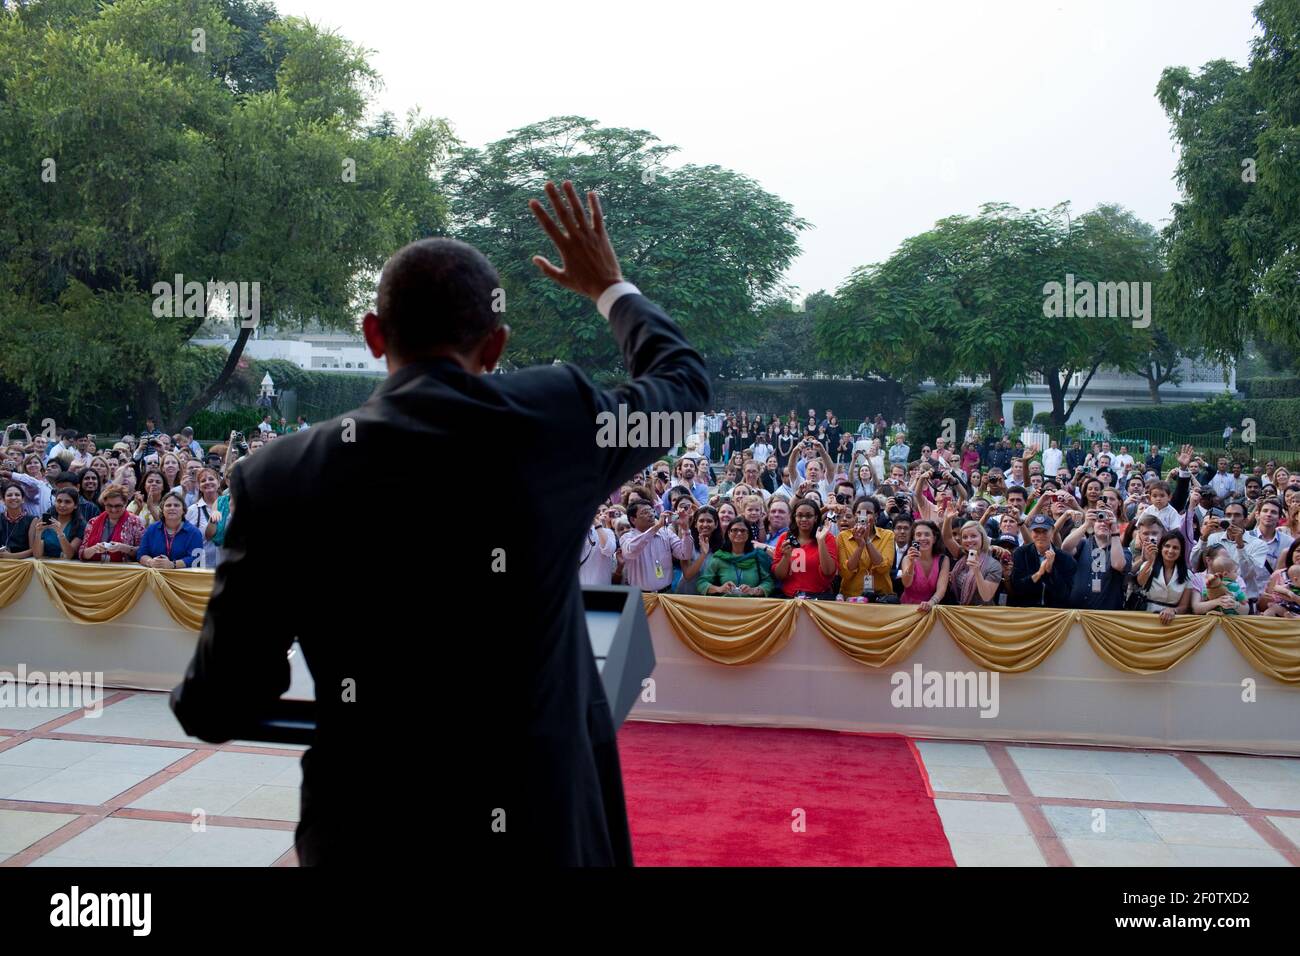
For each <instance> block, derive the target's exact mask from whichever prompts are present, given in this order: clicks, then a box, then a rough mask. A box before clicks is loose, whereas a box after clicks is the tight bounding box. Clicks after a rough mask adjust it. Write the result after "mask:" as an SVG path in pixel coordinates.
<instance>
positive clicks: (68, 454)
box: [44, 428, 77, 468]
mask: <svg viewBox="0 0 1300 956" xmlns="http://www.w3.org/2000/svg"><path fill="white" fill-rule="evenodd" d="M76 455H77V433H76V432H75V431H73V430H72V429H71V428H69V429H68V430H67V431H65V432H64V433H63V434H62V435H61V436H60V438H59V440H58V441H57V442H55V443H54V444H53V445H51V446H50V447H49V449H48V450H47V451H46V452H45V462H44V464H47V465H48V464H49V463H50V462H51V461H53V460H54V459H55V458H57V459H58V460H59V461H60V462H61V463H62V464H63V467H64V468H67V467H69V466H70V465H71V464H72V459H73V458H75V457H76Z"/></svg>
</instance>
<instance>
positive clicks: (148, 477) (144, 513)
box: [127, 468, 167, 528]
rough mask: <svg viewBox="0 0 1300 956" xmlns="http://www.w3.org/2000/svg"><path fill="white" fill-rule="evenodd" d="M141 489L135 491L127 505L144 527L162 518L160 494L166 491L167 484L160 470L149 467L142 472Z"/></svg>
mask: <svg viewBox="0 0 1300 956" xmlns="http://www.w3.org/2000/svg"><path fill="white" fill-rule="evenodd" d="M142 488H143V490H142V491H137V492H136V493H135V497H134V500H133V501H132V502H131V504H130V505H128V506H127V510H128V511H130V512H131V514H133V515H135V516H136V517H137V518H139V519H140V523H141V524H142V525H143V526H144V527H146V528H147V527H149V525H151V524H153V523H154V522H155V521H159V520H161V519H162V496H163V495H164V494H166V492H167V484H166V482H165V480H164V479H163V476H162V472H161V471H159V470H158V469H157V468H151V469H149V470H148V471H146V472H145V473H144V481H143V483H142Z"/></svg>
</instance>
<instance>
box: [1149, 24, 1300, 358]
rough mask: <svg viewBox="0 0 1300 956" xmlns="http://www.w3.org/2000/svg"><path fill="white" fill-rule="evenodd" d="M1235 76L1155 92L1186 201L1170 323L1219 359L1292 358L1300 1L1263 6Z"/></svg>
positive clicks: (1203, 74)
mask: <svg viewBox="0 0 1300 956" xmlns="http://www.w3.org/2000/svg"><path fill="white" fill-rule="evenodd" d="M1254 14H1255V19H1256V21H1257V23H1258V26H1259V28H1260V35H1259V36H1257V37H1256V38H1255V39H1254V41H1253V43H1252V47H1251V56H1250V62H1249V65H1248V67H1247V68H1245V69H1243V68H1241V67H1239V66H1237V65H1235V64H1233V63H1230V62H1228V61H1226V60H1215V61H1212V62H1210V63H1207V64H1206V65H1205V66H1204V67H1203V68H1202V69H1201V71H1200V72H1199V73H1196V74H1195V75H1193V73H1192V72H1191V71H1190V70H1189V69H1187V68H1186V67H1169V68H1167V69H1166V70H1165V71H1164V73H1163V74H1162V75H1161V78H1160V82H1159V84H1158V85H1157V87H1156V96H1157V98H1158V99H1159V101H1160V105H1161V106H1162V107H1163V108H1164V110H1165V112H1166V113H1167V114H1168V115H1169V118H1170V121H1171V122H1172V124H1173V135H1174V141H1175V143H1176V144H1177V146H1178V149H1179V160H1178V166H1177V169H1176V172H1175V176H1176V179H1177V182H1178V185H1179V186H1180V188H1181V189H1182V193H1183V198H1182V200H1181V201H1180V202H1178V203H1176V204H1175V205H1174V210H1173V212H1174V214H1173V217H1172V219H1171V221H1170V223H1169V225H1168V226H1167V227H1166V228H1165V230H1164V234H1163V238H1164V241H1165V244H1166V246H1167V252H1166V264H1167V267H1168V270H1169V276H1170V282H1169V305H1170V309H1171V319H1172V320H1174V321H1177V322H1178V323H1181V324H1182V325H1184V326H1185V328H1186V329H1187V330H1188V331H1189V332H1190V333H1191V334H1192V335H1194V336H1195V337H1196V338H1198V339H1199V340H1200V342H1201V343H1202V344H1203V345H1204V346H1205V348H1206V349H1207V351H1208V352H1210V353H1211V354H1213V355H1214V356H1216V357H1217V358H1219V359H1221V360H1223V361H1232V360H1233V359H1235V358H1236V357H1237V356H1238V355H1239V354H1240V353H1241V352H1242V350H1243V349H1244V348H1245V347H1246V345H1247V343H1248V342H1249V340H1250V339H1251V338H1252V337H1254V338H1256V339H1262V340H1271V341H1272V342H1274V343H1276V344H1278V345H1282V346H1284V347H1286V348H1288V349H1290V350H1291V351H1300V281H1297V277H1298V276H1300V162H1297V161H1296V152H1297V150H1300V71H1297V69H1296V64H1297V62H1300V0H1263V2H1262V3H1260V4H1259V5H1258V6H1257V7H1255V10H1254Z"/></svg>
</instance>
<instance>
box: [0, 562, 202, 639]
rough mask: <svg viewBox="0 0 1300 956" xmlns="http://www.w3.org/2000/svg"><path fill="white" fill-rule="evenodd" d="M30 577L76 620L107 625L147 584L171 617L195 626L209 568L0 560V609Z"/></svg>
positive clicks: (18, 593) (132, 603)
mask: <svg viewBox="0 0 1300 956" xmlns="http://www.w3.org/2000/svg"><path fill="white" fill-rule="evenodd" d="M33 577H35V578H37V579H38V580H39V581H40V583H41V585H42V586H43V587H44V588H45V592H46V594H48V595H49V598H50V603H52V604H53V605H54V606H55V607H57V608H58V609H59V610H60V611H62V612H63V613H64V614H65V615H67V617H68V618H69V619H70V620H73V621H76V622H78V623H80V624H107V623H108V622H109V621H112V620H115V619H117V618H119V617H121V616H122V615H123V614H125V613H126V612H127V611H129V610H131V608H133V607H135V605H136V602H137V601H139V600H140V596H141V595H143V594H144V593H145V591H147V590H150V589H152V590H153V592H154V595H155V596H156V597H157V598H158V603H159V604H161V605H162V606H163V607H164V608H166V610H167V613H168V614H170V615H171V617H172V620H174V621H175V622H176V623H177V624H179V625H181V627H185V628H189V629H190V630H192V631H197V630H198V629H199V627H200V625H202V623H203V613H204V611H205V610H206V609H207V606H208V595H209V594H211V593H212V572H211V571H205V570H202V569H200V568H185V569H181V568H177V569H175V570H172V569H168V570H165V571H162V570H159V569H157V568H146V567H145V566H144V565H142V564H104V563H102V562H101V563H89V562H86V563H81V562H73V561H33V560H22V561H16V560H10V561H0V609H3V608H4V607H6V606H8V605H9V604H12V603H13V602H14V601H16V600H18V598H19V597H20V596H21V595H22V593H23V591H25V590H26V589H27V586H28V584H29V583H30V582H31V579H32V578H33ZM0 613H3V610H0Z"/></svg>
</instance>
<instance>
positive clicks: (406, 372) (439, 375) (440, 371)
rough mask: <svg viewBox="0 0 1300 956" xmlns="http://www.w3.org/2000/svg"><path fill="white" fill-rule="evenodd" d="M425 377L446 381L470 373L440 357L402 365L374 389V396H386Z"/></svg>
mask: <svg viewBox="0 0 1300 956" xmlns="http://www.w3.org/2000/svg"><path fill="white" fill-rule="evenodd" d="M425 376H429V377H431V378H436V379H438V380H439V381H447V380H449V379H453V378H457V377H469V376H470V373H469V372H467V371H465V367H464V366H463V365H461V364H460V363H459V362H457V361H456V360H455V359H453V358H449V357H446V356H440V357H438V358H431V359H421V360H420V361H418V362H410V363H408V364H406V365H403V366H402V367H401V368H399V369H398V370H397V371H396V372H392V373H390V374H389V376H388V377H387V378H386V379H384V380H383V381H382V382H381V383H380V384H379V387H378V388H376V389H375V391H374V395H375V396H380V395H386V394H388V393H389V392H393V391H396V390H397V389H399V388H401V387H402V386H404V385H406V384H408V383H409V382H413V381H415V380H416V379H419V378H423V377H425Z"/></svg>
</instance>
